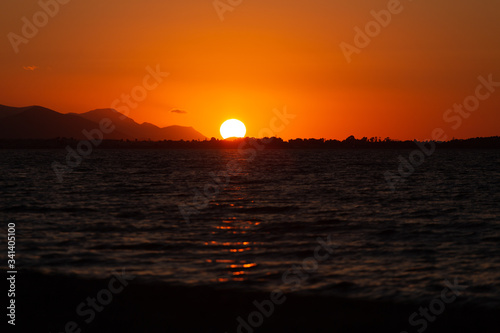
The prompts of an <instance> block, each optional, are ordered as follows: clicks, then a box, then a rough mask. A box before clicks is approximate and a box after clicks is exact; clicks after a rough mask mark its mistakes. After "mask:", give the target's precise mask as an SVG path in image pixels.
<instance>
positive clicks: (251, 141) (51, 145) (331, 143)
mask: <svg viewBox="0 0 500 333" xmlns="http://www.w3.org/2000/svg"><path fill="white" fill-rule="evenodd" d="M80 141H81V140H77V139H74V138H55V139H50V140H42V139H0V149H59V148H62V149H64V148H65V147H66V146H70V147H76V146H77V144H78V142H80ZM415 141H416V140H405V141H400V140H392V139H390V138H385V139H383V140H382V138H380V137H371V138H367V137H363V138H361V139H356V138H355V137H354V136H353V135H351V136H349V137H348V138H346V139H345V140H342V141H340V140H325V139H312V138H311V139H300V138H298V139H291V140H288V141H284V140H283V139H281V138H278V137H271V138H261V139H257V138H237V139H233V140H221V139H217V138H211V139H207V140H203V141H196V140H191V141H184V140H180V141H172V140H163V141H151V140H103V141H102V142H101V143H100V144H99V147H98V148H99V149H103V148H104V149H237V148H240V147H242V148H245V147H252V146H253V147H265V148H271V149H363V148H376V149H414V148H415ZM420 142H427V141H420ZM436 143H437V144H438V145H439V147H440V148H480V149H498V148H500V137H499V136H492V137H477V138H470V139H452V140H449V141H444V142H441V141H439V142H436Z"/></svg>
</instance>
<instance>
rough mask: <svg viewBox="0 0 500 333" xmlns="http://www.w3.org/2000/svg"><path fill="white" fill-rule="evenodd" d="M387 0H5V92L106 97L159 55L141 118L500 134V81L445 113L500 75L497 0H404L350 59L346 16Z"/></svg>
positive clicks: (24, 99) (206, 128) (363, 20)
mask: <svg viewBox="0 0 500 333" xmlns="http://www.w3.org/2000/svg"><path fill="white" fill-rule="evenodd" d="M55 1H56V0H42V2H43V3H56V2H55ZM59 1H61V2H66V1H68V0H64V1H63V0H59ZM391 1H395V0H390V1H387V0H386V1H380V0H351V1H342V2H341V1H331V0H311V1H307V2H306V1H292V0H289V1H283V0H280V1H277V0H243V1H241V4H240V5H239V6H236V7H234V8H232V11H226V12H224V13H223V18H224V20H223V21H221V19H220V17H219V14H218V13H217V11H216V9H215V8H214V5H213V0H169V1H165V0H146V1H144V0H142V1H139V0H120V1H118V0H108V1H102V0H99V1H97V0H85V1H77V0H71V1H69V2H68V3H66V4H59V10H58V12H57V13H56V14H55V15H53V17H49V19H48V22H47V23H46V24H43V23H44V22H43V15H38V16H37V14H36V13H37V12H39V11H40V10H41V7H40V4H39V3H38V2H37V1H25V0H21V1H19V0H18V1H4V2H3V3H2V5H1V11H0V18H1V20H0V31H1V33H2V34H3V36H4V37H3V38H2V42H1V51H0V52H1V53H0V73H1V81H0V82H1V83H0V104H4V105H10V106H27V105H33V104H37V105H43V106H46V107H49V108H52V109H54V110H57V111H60V112H85V111H88V110H91V109H95V108H106V107H110V106H111V105H112V103H113V101H114V100H116V99H117V98H120V97H121V96H122V94H130V92H131V90H132V89H133V88H134V87H136V86H138V85H139V86H141V85H142V84H143V78H144V76H145V75H146V74H147V71H146V67H147V66H150V67H152V68H155V67H156V66H157V65H159V67H160V68H161V70H162V71H164V72H169V73H170V74H169V76H168V77H166V78H164V80H163V81H162V82H161V84H160V85H159V86H158V87H156V88H155V89H152V90H151V91H149V92H148V94H147V97H146V99H145V100H143V101H141V102H140V103H137V104H138V105H137V106H136V107H135V108H132V109H131V111H130V114H129V116H130V117H131V118H133V119H135V120H136V121H138V122H144V121H147V122H151V123H154V124H157V125H159V126H168V125H174V124H175V125H184V126H193V127H194V128H195V129H197V130H198V131H200V132H201V133H203V134H204V135H206V136H208V137H212V136H215V137H219V138H220V134H219V127H220V124H221V123H222V122H223V121H224V120H226V119H229V118H237V119H240V120H242V121H243V122H244V123H245V124H246V127H247V135H248V136H258V135H259V133H260V131H261V129H263V128H269V126H270V121H271V119H272V118H273V117H274V113H273V109H275V108H278V109H283V107H284V106H286V108H287V110H288V113H291V114H293V115H295V118H294V119H293V120H291V121H290V123H289V124H288V125H287V126H285V128H284V129H283V130H282V131H280V132H277V133H276V136H280V137H282V138H284V139H290V138H296V137H307V138H310V137H315V138H327V139H329V138H332V139H345V138H346V137H347V136H349V135H351V134H353V135H355V136H356V137H362V136H368V137H371V136H380V137H382V138H385V137H391V138H394V139H413V138H416V139H429V138H430V135H431V132H432V130H433V129H434V128H436V127H441V128H443V129H444V130H445V132H446V133H447V134H448V135H449V136H450V137H456V138H466V137H476V136H491V135H500V87H498V88H497V89H496V91H495V92H493V93H491V94H490V96H489V97H488V98H487V99H486V100H484V101H481V102H480V105H479V108H478V109H477V110H476V111H474V112H473V113H472V114H471V115H470V116H469V117H468V118H467V119H463V122H462V123H461V125H460V126H459V127H458V128H457V129H453V128H452V127H451V125H452V124H453V123H450V122H448V123H447V122H445V121H444V120H443V114H444V113H445V111H446V110H447V109H448V108H450V107H452V106H453V104H454V103H462V102H463V101H464V99H465V98H466V97H467V96H469V95H474V93H475V90H476V87H477V86H478V84H479V83H480V82H479V81H478V79H477V78H478V76H479V75H482V76H484V77H485V78H487V77H488V75H490V74H491V75H492V77H493V80H494V81H498V82H500V20H498V17H499V14H500V2H499V1H496V0H482V1H479V2H473V1H465V2H458V1H452V0H439V1H424V0H414V1H409V0H403V1H401V3H400V5H399V6H400V7H391V8H399V13H397V14H392V15H391V16H392V18H391V21H390V22H389V23H388V24H387V26H386V27H381V29H380V32H379V33H374V36H373V37H372V38H371V40H370V42H369V45H368V46H366V47H364V48H360V49H359V53H358V54H356V53H355V54H352V56H351V62H350V63H349V62H348V61H347V60H346V57H345V56H344V54H343V52H342V50H341V47H340V44H341V43H343V42H344V43H348V44H350V45H353V46H355V42H354V38H355V34H356V33H355V30H354V27H356V26H358V27H360V28H361V29H364V28H365V25H366V24H367V23H369V22H370V21H372V20H373V19H374V18H373V16H372V14H371V11H373V10H375V11H376V12H379V11H380V10H385V9H387V8H388V2H391ZM221 2H222V3H228V0H221ZM232 2H233V3H237V2H238V1H236V0H233V1H232ZM392 6H396V5H394V4H392ZM49 7H50V6H49ZM50 8H52V9H54V7H50ZM33 15H35V16H36V18H37V19H38V20H42V21H39V23H40V22H41V23H40V27H39V28H38V30H39V31H38V33H36V35H35V36H33V37H31V38H26V41H27V42H26V43H20V44H18V45H17V49H18V52H17V53H16V52H15V48H16V47H14V46H13V45H12V42H11V39H12V38H13V37H12V36H13V35H12V34H10V33H13V34H16V35H17V36H21V37H23V33H22V28H23V24H24V23H23V21H22V20H21V19H22V18H23V17H27V18H28V20H29V21H30V22H33ZM47 17H48V16H47ZM9 34H10V37H9ZM30 66H36V68H34V67H30ZM151 82H152V81H151ZM174 109H180V110H184V111H186V112H187V113H183V114H182V113H172V112H171V110H174Z"/></svg>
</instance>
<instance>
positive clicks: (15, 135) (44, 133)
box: [0, 105, 206, 140]
mask: <svg viewBox="0 0 500 333" xmlns="http://www.w3.org/2000/svg"><path fill="white" fill-rule="evenodd" d="M105 118H108V119H110V120H111V122H112V124H113V125H114V126H115V128H114V130H113V131H112V132H111V133H108V134H104V138H105V139H111V140H119V139H124V140H134V139H137V140H203V139H205V138H206V137H205V136H204V135H202V134H201V133H199V132H197V131H196V130H194V129H193V128H192V127H183V126H168V127H163V128H160V127H158V126H156V125H153V124H149V123H143V124H138V123H136V122H135V121H134V120H133V119H131V118H128V117H127V116H125V115H123V114H121V113H119V112H118V111H116V110H113V109H99V110H93V111H89V112H86V113H82V114H77V113H68V114H63V113H59V112H56V111H54V110H51V109H47V108H44V107H41V106H28V107H20V108H18V107H10V106H5V105H0V139H53V138H58V137H65V138H75V139H87V137H86V136H85V135H84V134H83V131H85V130H86V131H92V130H94V129H99V122H100V121H101V120H102V119H105Z"/></svg>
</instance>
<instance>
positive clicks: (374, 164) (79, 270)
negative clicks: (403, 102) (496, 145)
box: [0, 150, 500, 307]
mask: <svg viewBox="0 0 500 333" xmlns="http://www.w3.org/2000/svg"><path fill="white" fill-rule="evenodd" d="M409 153H410V151H409V150H402V151H395V150H333V151H326V150H318V151H294V150H265V151H262V152H259V153H258V154H257V156H255V158H253V159H251V160H250V159H248V156H243V155H241V154H240V153H239V152H238V151H237V150H144V151H142V150H97V151H94V152H93V153H92V155H91V156H90V157H89V158H87V159H85V160H84V161H83V162H82V163H81V164H80V165H79V166H78V167H76V168H74V169H73V170H72V171H71V172H68V173H66V174H64V175H63V176H62V178H63V181H62V182H58V181H57V177H56V174H55V173H54V171H53V170H52V167H51V164H52V162H54V161H57V162H60V163H65V157H66V154H65V152H64V151H62V150H19V151H13V150H2V151H0V198H1V201H0V217H1V220H2V223H3V228H4V229H6V222H15V224H16V227H17V253H18V254H17V258H16V259H17V265H18V269H19V270H20V271H23V270H37V271H40V272H42V273H43V274H48V273H57V274H60V273H63V274H67V273H75V274H77V275H78V276H82V277H83V276H85V277H88V276H90V277H98V278H104V277H107V276H109V274H110V273H111V272H116V271H122V270H123V269H125V271H126V272H127V273H128V274H133V275H135V276H137V277H138V280H142V281H151V280H154V281H155V282H158V281H164V282H168V283H169V284H171V285H178V284H182V285H186V286H195V285H196V286H200V285H208V286H216V287H224V288H225V287H230V288H242V289H245V290H253V289H255V290H260V291H269V290H272V289H275V288H279V289H282V290H284V291H291V290H298V291H302V292H307V293H313V294H318V295H319V294H321V295H332V296H342V297H349V298H363V299H385V300H396V301H397V300H408V299H411V300H419V299H423V298H427V299H428V298H433V297H436V296H438V295H440V292H441V291H442V290H443V288H444V287H445V286H446V283H445V281H446V280H448V281H450V282H454V281H455V279H456V281H458V283H459V284H460V285H462V286H465V287H467V289H465V290H464V291H463V292H462V295H461V298H460V300H459V301H460V302H465V303H477V304H482V305H485V306H488V307H498V306H500V246H499V243H500V152H499V151H495V150H490V151H488V150H478V151H472V150H471V151H469V150H449V151H440V150H438V151H436V152H435V153H434V155H432V156H431V157H428V158H427V159H426V160H425V162H424V163H423V164H422V165H421V166H419V167H418V168H416V171H415V172H414V173H413V174H412V175H410V176H409V177H407V179H406V181H405V182H401V183H399V184H398V185H397V188H396V191H392V190H391V189H390V187H389V186H388V184H387V182H386V180H385V179H384V172H386V171H391V172H393V173H397V172H398V164H399V161H398V159H397V157H398V155H401V156H404V157H405V158H407V157H408V155H409ZM181 212H183V213H181ZM320 240H321V241H320ZM321 244H323V245H321ZM325 244H326V245H325ZM4 252H5V251H4ZM4 252H2V260H3V259H4V257H5V254H4Z"/></svg>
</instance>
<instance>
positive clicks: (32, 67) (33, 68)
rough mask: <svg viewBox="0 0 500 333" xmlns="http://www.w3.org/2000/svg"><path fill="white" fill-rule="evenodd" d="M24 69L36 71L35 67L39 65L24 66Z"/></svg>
mask: <svg viewBox="0 0 500 333" xmlns="http://www.w3.org/2000/svg"><path fill="white" fill-rule="evenodd" d="M23 69H24V70H26V71H34V70H35V69H38V66H23Z"/></svg>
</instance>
